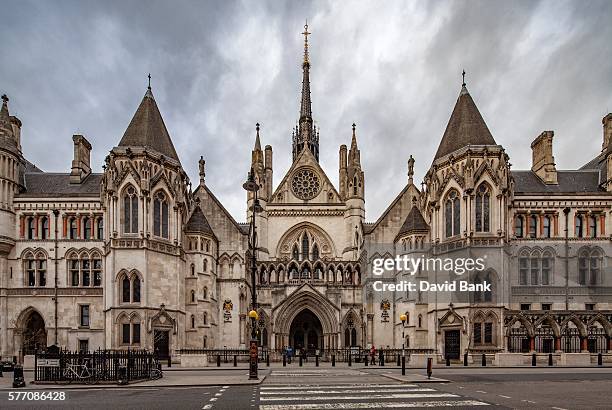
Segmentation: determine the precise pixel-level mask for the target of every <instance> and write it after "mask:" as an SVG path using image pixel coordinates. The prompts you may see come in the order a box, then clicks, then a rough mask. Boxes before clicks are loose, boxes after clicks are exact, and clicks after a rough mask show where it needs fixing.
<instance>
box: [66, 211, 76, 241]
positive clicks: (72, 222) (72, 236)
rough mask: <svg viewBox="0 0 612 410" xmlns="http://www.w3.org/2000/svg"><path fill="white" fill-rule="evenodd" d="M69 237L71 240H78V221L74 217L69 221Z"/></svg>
mask: <svg viewBox="0 0 612 410" xmlns="http://www.w3.org/2000/svg"><path fill="white" fill-rule="evenodd" d="M68 227H69V229H68V237H69V238H70V239H77V221H76V218H75V217H74V216H73V217H71V218H70V219H69V220H68Z"/></svg>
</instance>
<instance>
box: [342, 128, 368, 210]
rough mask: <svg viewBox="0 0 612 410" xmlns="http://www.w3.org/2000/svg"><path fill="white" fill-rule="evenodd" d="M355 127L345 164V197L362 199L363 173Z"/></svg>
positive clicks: (363, 187)
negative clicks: (346, 184) (346, 189)
mask: <svg viewBox="0 0 612 410" xmlns="http://www.w3.org/2000/svg"><path fill="white" fill-rule="evenodd" d="M356 127H357V126H356V125H355V124H353V136H352V138H351V149H350V150H349V153H348V163H347V165H348V167H347V178H348V192H347V195H346V197H347V198H360V199H363V198H364V197H365V195H364V191H365V184H364V178H363V171H362V170H361V153H360V151H359V148H358V147H357V136H356V135H355V129H356Z"/></svg>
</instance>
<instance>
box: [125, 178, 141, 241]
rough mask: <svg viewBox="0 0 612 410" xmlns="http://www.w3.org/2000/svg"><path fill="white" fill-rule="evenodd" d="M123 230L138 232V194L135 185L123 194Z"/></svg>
mask: <svg viewBox="0 0 612 410" xmlns="http://www.w3.org/2000/svg"><path fill="white" fill-rule="evenodd" d="M123 232H124V233H138V196H137V194H136V189H135V188H134V187H133V186H129V187H128V188H127V189H126V190H125V194H124V196H123Z"/></svg>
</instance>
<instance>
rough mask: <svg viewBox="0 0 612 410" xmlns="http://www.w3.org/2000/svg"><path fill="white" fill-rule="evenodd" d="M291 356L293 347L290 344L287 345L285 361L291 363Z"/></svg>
mask: <svg viewBox="0 0 612 410" xmlns="http://www.w3.org/2000/svg"><path fill="white" fill-rule="evenodd" d="M291 356H293V348H292V347H291V346H289V347H287V362H288V363H289V364H291Z"/></svg>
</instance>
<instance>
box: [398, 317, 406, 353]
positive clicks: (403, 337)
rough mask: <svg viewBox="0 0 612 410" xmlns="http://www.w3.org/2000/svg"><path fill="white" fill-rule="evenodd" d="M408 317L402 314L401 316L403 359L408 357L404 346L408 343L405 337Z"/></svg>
mask: <svg viewBox="0 0 612 410" xmlns="http://www.w3.org/2000/svg"><path fill="white" fill-rule="evenodd" d="M407 318H408V317H407V316H406V315H405V314H404V313H402V314H401V315H400V320H401V321H402V357H403V356H405V355H406V353H405V350H404V344H405V343H406V337H405V336H404V329H405V328H406V326H405V323H406V319H407Z"/></svg>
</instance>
